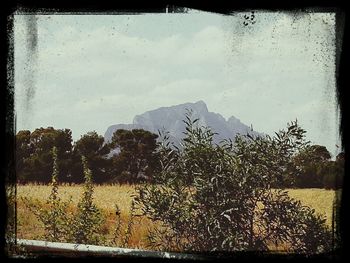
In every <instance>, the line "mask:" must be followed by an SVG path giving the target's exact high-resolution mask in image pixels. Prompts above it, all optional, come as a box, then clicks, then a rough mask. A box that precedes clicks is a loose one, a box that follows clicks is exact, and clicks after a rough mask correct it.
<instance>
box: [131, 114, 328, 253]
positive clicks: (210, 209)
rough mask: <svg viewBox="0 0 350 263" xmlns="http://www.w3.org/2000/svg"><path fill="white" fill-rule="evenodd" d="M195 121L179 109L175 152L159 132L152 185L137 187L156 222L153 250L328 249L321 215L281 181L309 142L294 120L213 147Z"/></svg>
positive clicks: (140, 201)
mask: <svg viewBox="0 0 350 263" xmlns="http://www.w3.org/2000/svg"><path fill="white" fill-rule="evenodd" d="M197 121H198V119H196V120H192V119H191V114H190V113H188V114H187V115H186V120H185V121H184V122H185V124H186V132H185V138H184V139H183V141H182V144H183V147H182V150H181V149H179V148H176V147H174V146H172V145H171V144H169V142H168V141H167V135H166V134H165V135H164V136H163V139H164V140H163V143H162V144H161V145H160V147H159V149H158V153H159V156H160V163H161V173H160V174H159V176H157V177H156V179H155V180H156V184H153V185H149V184H144V185H140V186H139V187H138V189H137V192H138V196H137V198H136V204H137V205H138V206H139V207H140V209H141V210H142V212H143V214H144V215H146V216H148V217H149V218H150V219H152V220H154V221H157V222H158V223H159V225H160V227H159V228H158V229H155V230H153V231H152V232H151V233H150V236H149V240H150V245H151V246H152V247H153V248H158V249H165V250H177V251H240V250H244V251H247V250H254V251H266V250H271V249H272V248H273V247H275V248H278V247H281V246H282V245H287V246H288V247H289V250H290V251H294V252H303V253H317V252H322V251H329V249H330V240H331V233H330V231H329V230H328V229H327V228H326V226H325V219H324V218H322V217H320V216H318V215H315V212H314V210H312V209H310V208H309V207H305V206H302V205H301V203H300V202H299V201H296V200H294V199H292V198H290V197H289V196H288V192H287V191H285V190H283V189H282V187H283V184H281V183H280V182H282V181H283V180H284V179H285V177H288V173H289V172H291V171H293V169H291V168H292V166H293V162H292V157H293V156H295V155H296V154H297V153H298V152H299V151H300V149H303V148H304V147H306V145H307V144H308V142H305V140H304V133H305V131H304V130H302V129H301V128H300V127H299V126H298V124H297V122H296V121H295V122H292V123H291V124H288V128H287V130H286V131H285V130H281V131H279V132H278V133H276V136H275V137H270V136H265V137H252V136H250V135H249V134H247V135H245V136H237V137H236V138H235V141H234V142H232V141H230V140H228V141H223V142H222V143H220V144H219V145H216V144H214V143H213V135H214V133H213V132H212V131H211V130H210V129H209V128H206V127H198V126H196V122H197ZM276 186H277V187H279V188H281V189H278V190H277V189H275V188H273V187H276Z"/></svg>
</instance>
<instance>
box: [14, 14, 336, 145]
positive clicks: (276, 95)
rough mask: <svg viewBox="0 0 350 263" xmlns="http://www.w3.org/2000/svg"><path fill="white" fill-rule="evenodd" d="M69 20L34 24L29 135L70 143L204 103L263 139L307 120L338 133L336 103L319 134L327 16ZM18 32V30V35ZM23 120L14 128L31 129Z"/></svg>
mask: <svg viewBox="0 0 350 263" xmlns="http://www.w3.org/2000/svg"><path fill="white" fill-rule="evenodd" d="M214 17H215V18H216V20H213V19H214ZM218 17H219V18H220V19H218ZM72 19H74V16H69V17H67V18H64V17H63V16H62V17H53V18H52V19H48V18H47V17H46V18H44V17H43V18H42V19H39V20H38V21H39V22H38V25H39V57H38V61H39V65H38V71H37V83H36V84H37V90H36V99H35V109H37V112H36V113H35V115H33V118H32V120H31V123H32V124H31V128H34V127H38V126H45V125H46V124H48V123H52V125H54V126H55V125H56V124H57V125H61V126H64V127H67V128H72V130H73V134H74V135H75V136H76V138H78V137H79V135H80V134H81V133H83V132H86V131H89V130H93V129H94V130H97V131H98V132H99V133H101V134H103V133H104V131H105V130H106V128H107V127H108V126H109V125H111V124H115V123H123V122H131V121H132V118H133V116H134V115H136V114H140V113H142V112H144V111H146V110H151V109H154V108H157V107H161V106H167V105H175V104H178V103H184V102H189V101H197V100H199V99H202V100H204V101H205V102H206V103H207V105H208V108H209V110H211V111H215V112H219V113H221V114H222V115H223V116H225V117H226V118H228V117H230V116H231V115H235V116H236V117H238V118H240V119H241V120H242V121H243V122H247V123H248V124H250V123H253V124H254V128H255V129H256V130H259V129H260V131H262V132H269V133H270V132H272V131H274V130H276V129H279V128H283V127H284V126H285V124H286V122H288V121H290V120H293V119H295V117H298V118H299V117H300V118H301V119H305V124H306V125H307V128H308V129H309V130H310V133H311V134H313V135H312V136H313V137H314V138H321V137H322V136H321V134H330V133H332V132H333V131H334V130H335V129H336V128H335V125H334V124H333V122H332V121H333V115H334V114H333V113H334V112H335V107H334V105H327V107H328V109H329V112H331V113H329V114H328V116H329V117H327V118H326V120H327V121H326V122H327V123H329V125H328V127H327V125H324V129H326V130H327V131H329V132H328V133H327V132H324V131H323V130H320V129H319V127H320V124H321V123H322V122H323V123H324V118H323V119H322V118H320V114H324V115H326V113H325V111H324V110H322V109H323V108H322V107H323V106H324V105H325V104H324V101H327V100H329V98H328V97H329V96H333V95H334V76H333V73H334V66H333V65H334V63H333V62H334V48H333V47H332V44H334V43H333V42H332V41H334V30H333V27H334V16H332V15H328V14H317V13H316V14H311V15H309V16H305V17H304V18H298V19H296V20H295V21H294V22H293V19H292V17H291V16H289V15H285V14H283V13H282V14H281V13H276V14H271V13H270V14H267V13H265V14H264V13H259V12H257V13H256V21H257V22H256V24H255V25H254V26H248V27H244V26H242V20H241V14H235V15H234V16H232V17H229V16H222V17H221V16H216V15H213V14H207V13H201V14H197V15H195V14H192V15H187V16H179V17H178V18H177V16H176V15H174V14H172V16H165V15H163V16H156V15H153V16H149V17H147V16H146V17H144V16H132V17H131V18H130V19H127V17H123V18H122V17H121V18H120V19H119V18H115V17H113V18H111V17H98V18H97V19H96V22H95V23H93V22H92V21H93V20H89V21H88V22H87V20H83V19H78V18H76V23H73V22H72V21H71V20H72ZM84 19H85V18H84ZM113 19H114V20H113ZM115 19H119V20H115ZM191 19H192V20H191ZM112 20H113V22H111V21H112ZM65 21H69V23H68V22H67V23H65ZM116 21H119V22H118V23H116ZM169 21H171V22H169ZM184 21H186V22H184ZM208 21H209V22H208ZM215 21H216V22H215ZM126 22H127V23H129V24H130V25H129V26H125V23H126ZM191 22H192V23H191ZM151 26H152V27H151ZM192 26H193V27H192ZM22 27H23V25H22V24H20V23H18V28H19V29H18V32H22V31H21V30H22V29H21V28H22ZM189 28H191V30H192V31H191V30H190V29H189ZM129 29H130V30H129ZM147 30H148V31H147ZM150 30H151V31H150ZM157 30H158V31H157ZM131 32H132V33H131ZM147 32H149V33H147ZM23 41H24V40H23V32H22V34H19V33H18V34H17V35H16V49H15V51H16V52H17V53H16V54H17V56H16V57H17V58H18V61H22V60H23V59H24V57H25V52H23V51H22V50H21V46H23V43H25V42H23ZM22 71H23V65H21V63H17V64H16V72H18V74H17V75H16V90H17V91H18V92H17V94H21V90H22V89H23V86H24V85H25V82H24V81H25V79H23V78H21V72H22ZM325 90H328V92H325ZM21 96H22V97H23V94H22V95H21ZM18 103H19V104H18V108H19V109H21V107H20V103H21V99H18ZM310 105H314V106H310ZM43 108H45V111H41V110H40V109H43ZM320 112H322V113H320ZM18 114H19V115H21V114H22V115H23V116H24V114H23V112H20V111H18ZM332 114H333V115H332ZM34 116H35V117H34ZM23 119H24V118H21V117H19V118H18V120H19V125H18V127H19V128H25V126H26V125H27V126H28V125H29V124H24V122H22V121H23ZM311 120H312V122H311ZM322 138H323V137H322ZM322 140H323V141H325V139H324V138H323V139H322ZM329 140H330V139H329ZM329 140H328V141H329ZM320 141H321V139H320ZM323 141H322V142H323ZM322 142H320V143H322ZM328 144H329V143H328Z"/></svg>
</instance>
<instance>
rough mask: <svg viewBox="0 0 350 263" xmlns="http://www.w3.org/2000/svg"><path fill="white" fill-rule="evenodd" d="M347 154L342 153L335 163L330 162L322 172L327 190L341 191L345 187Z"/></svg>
mask: <svg viewBox="0 0 350 263" xmlns="http://www.w3.org/2000/svg"><path fill="white" fill-rule="evenodd" d="M344 162H345V154H344V152H341V153H339V154H338V155H337V157H336V160H335V161H329V162H328V164H327V165H326V166H325V167H324V169H323V170H322V173H323V174H322V176H323V186H324V187H325V188H326V189H339V188H341V187H342V185H343V177H344V165H345V163H344Z"/></svg>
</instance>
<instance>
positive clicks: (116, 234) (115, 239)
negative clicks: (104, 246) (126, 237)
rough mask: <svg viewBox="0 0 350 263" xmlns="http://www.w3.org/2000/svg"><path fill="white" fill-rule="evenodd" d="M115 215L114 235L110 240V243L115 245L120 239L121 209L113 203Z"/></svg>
mask: <svg viewBox="0 0 350 263" xmlns="http://www.w3.org/2000/svg"><path fill="white" fill-rule="evenodd" d="M115 215H116V225H115V229H114V237H113V240H112V244H113V245H115V246H118V245H119V239H120V234H121V233H120V228H121V211H120V208H119V206H118V204H115Z"/></svg>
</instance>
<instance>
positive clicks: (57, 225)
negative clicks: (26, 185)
mask: <svg viewBox="0 0 350 263" xmlns="http://www.w3.org/2000/svg"><path fill="white" fill-rule="evenodd" d="M52 157H53V173H52V177H51V186H52V190H51V193H50V196H49V199H48V200H47V201H46V205H43V204H41V203H40V202H39V201H38V200H36V201H34V202H33V201H32V200H30V199H28V198H23V201H24V203H25V204H26V206H27V207H28V208H29V209H30V210H31V211H32V212H33V213H34V214H35V215H36V216H37V218H38V219H39V220H40V221H41V222H42V223H43V224H44V227H45V236H44V238H45V240H48V241H64V240H65V237H66V235H67V233H68V231H69V224H68V222H69V220H70V218H69V217H68V215H69V214H68V212H67V211H68V206H69V205H70V201H68V202H62V201H61V199H60V197H59V196H58V174H59V169H58V161H57V148H56V147H53V149H52Z"/></svg>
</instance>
